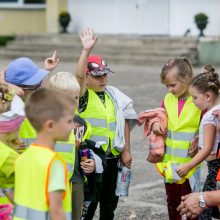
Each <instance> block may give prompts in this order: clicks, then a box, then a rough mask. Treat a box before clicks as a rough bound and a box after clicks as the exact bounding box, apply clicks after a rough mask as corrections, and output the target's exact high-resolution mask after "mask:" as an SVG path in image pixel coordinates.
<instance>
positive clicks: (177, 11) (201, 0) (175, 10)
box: [169, 0, 220, 36]
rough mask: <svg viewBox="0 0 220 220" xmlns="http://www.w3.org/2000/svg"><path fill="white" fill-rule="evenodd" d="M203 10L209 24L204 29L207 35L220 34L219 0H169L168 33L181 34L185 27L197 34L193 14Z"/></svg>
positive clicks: (172, 34) (194, 34) (192, 33)
mask: <svg viewBox="0 0 220 220" xmlns="http://www.w3.org/2000/svg"><path fill="white" fill-rule="evenodd" d="M200 12H204V13H206V14H207V15H208V16H209V24H208V25H207V27H206V29H205V30H204V34H205V35H207V36H214V35H220V13H219V12H220V1H219V0H170V17H169V23H170V25H169V26H170V35H171V36H176V35H180V36H181V35H183V34H184V32H185V30H186V29H188V28H189V29H190V30H191V35H193V36H197V35H198V33H199V30H198V29H197V27H196V24H195V22H194V15H195V14H197V13H200Z"/></svg>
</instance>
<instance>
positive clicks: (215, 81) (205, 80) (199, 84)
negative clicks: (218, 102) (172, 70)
mask: <svg viewBox="0 0 220 220" xmlns="http://www.w3.org/2000/svg"><path fill="white" fill-rule="evenodd" d="M190 85H191V86H193V87H196V88H197V89H198V90H199V91H201V92H203V93H205V92H208V91H212V92H213V93H214V94H215V95H216V96H218V95H219V89H220V82H219V76H218V73H215V69H214V68H213V67H212V66H211V65H209V64H208V65H206V66H205V67H204V69H203V70H202V71H201V73H200V74H199V75H197V76H195V77H194V78H193V79H192V81H191V82H190Z"/></svg>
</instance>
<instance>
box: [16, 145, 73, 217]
mask: <svg viewBox="0 0 220 220" xmlns="http://www.w3.org/2000/svg"><path fill="white" fill-rule="evenodd" d="M54 159H57V160H60V161H61V162H62V163H63V166H64V169H65V175H66V178H65V179H66V180H65V182H66V191H65V193H64V197H63V209H64V212H65V214H66V219H67V220H70V219H71V194H70V190H69V181H68V173H67V169H66V164H65V161H64V160H63V159H62V158H61V157H60V156H59V155H58V154H57V153H55V152H54V151H52V150H50V149H48V148H44V147H41V146H38V145H31V146H30V147H29V148H28V149H27V150H26V151H25V152H24V153H23V154H21V155H20V156H19V157H18V159H17V161H16V162H15V194H14V201H15V210H14V214H13V219H14V220H35V219H40V220H47V219H49V216H50V213H49V212H50V210H49V192H48V180H49V178H50V177H49V175H50V168H51V164H52V162H53V161H54Z"/></svg>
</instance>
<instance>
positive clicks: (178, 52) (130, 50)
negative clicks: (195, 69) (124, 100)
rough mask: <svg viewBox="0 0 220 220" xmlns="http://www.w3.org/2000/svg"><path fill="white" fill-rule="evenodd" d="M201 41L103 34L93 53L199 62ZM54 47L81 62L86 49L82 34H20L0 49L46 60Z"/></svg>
mask: <svg viewBox="0 0 220 220" xmlns="http://www.w3.org/2000/svg"><path fill="white" fill-rule="evenodd" d="M197 41H198V40H197V39H196V38H192V37H189V38H188V37H187V38H183V37H182V38H181V37H145V36H126V35H119V36H115V35H114V36H113V35H103V36H99V40H98V43H97V45H96V47H95V48H94V49H93V54H100V55H101V56H103V57H104V58H105V59H106V60H109V62H114V63H120V62H121V63H132V64H138V65H139V64H143V65H144V64H156V63H157V62H161V61H163V62H164V61H166V60H168V59H169V58H172V57H179V56H186V57H189V58H190V59H191V60H192V62H193V63H196V57H197ZM54 50H57V52H58V56H59V57H60V59H61V60H63V61H74V62H77V60H78V58H79V55H80V53H81V50H82V46H81V42H80V39H79V36H78V35H70V34H63V35H62V34H55V35H49V34H43V35H27V36H24V35H20V36H18V37H17V38H16V40H15V41H13V42H10V43H9V44H8V45H7V46H6V47H5V48H4V49H2V50H1V51H0V57H2V58H9V59H14V58H16V57H21V56H28V57H30V58H32V59H39V60H44V59H45V58H46V57H48V56H50V55H51V54H52V53H53V51H54ZM107 62H108V61H107Z"/></svg>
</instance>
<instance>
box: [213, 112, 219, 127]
mask: <svg viewBox="0 0 220 220" xmlns="http://www.w3.org/2000/svg"><path fill="white" fill-rule="evenodd" d="M212 114H213V115H215V116H217V118H218V124H217V129H218V131H220V110H215V111H213V112H212Z"/></svg>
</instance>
